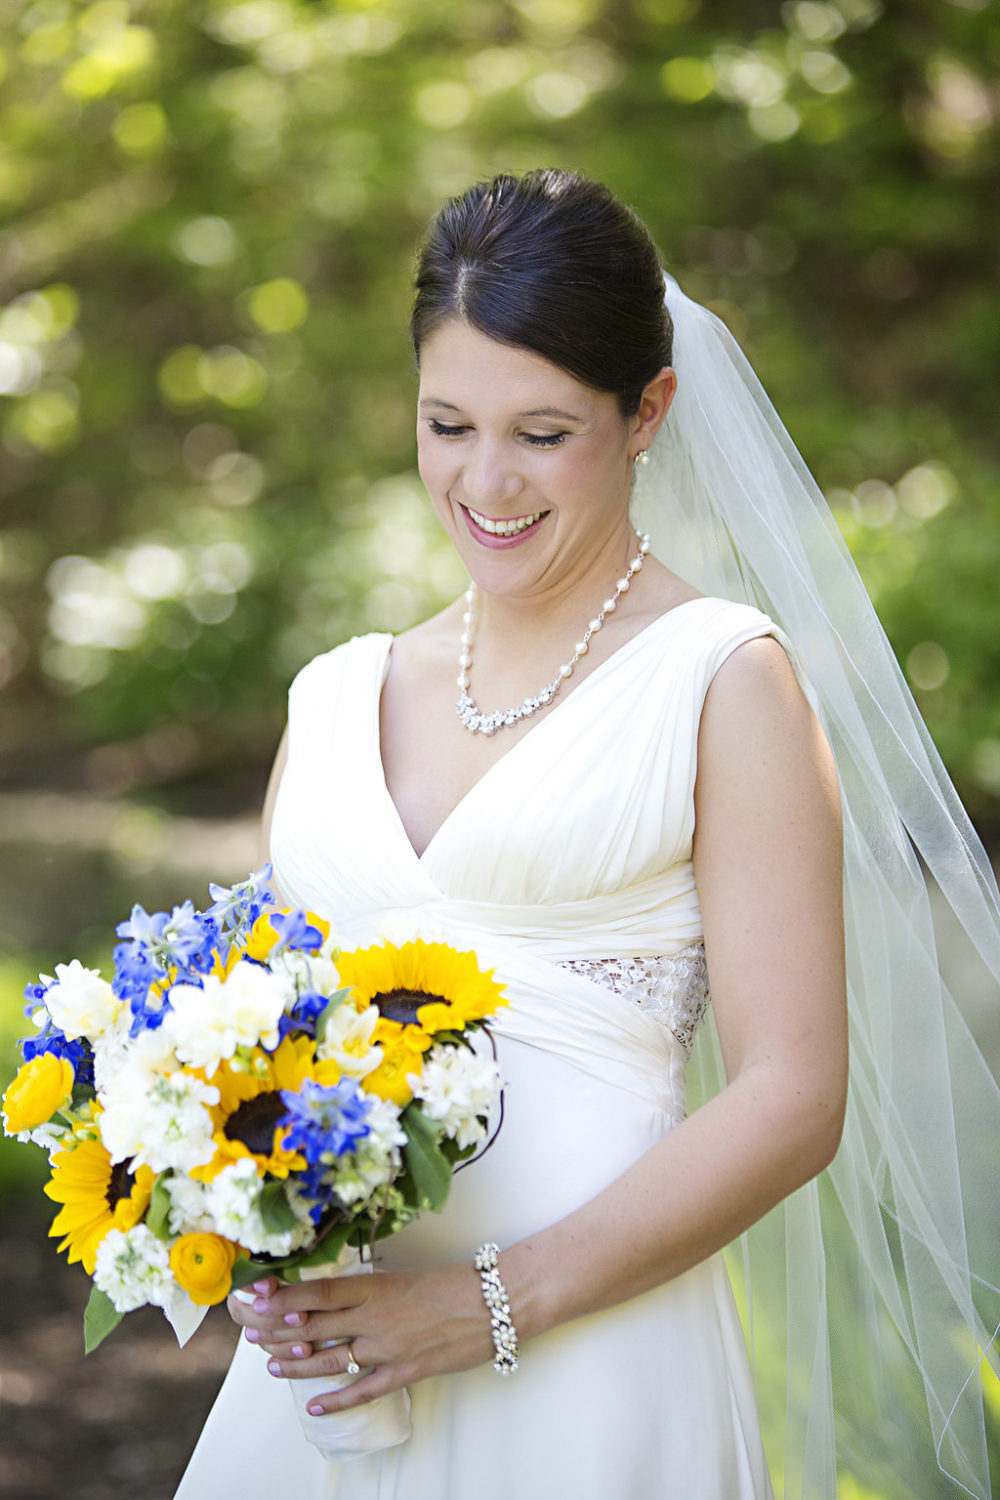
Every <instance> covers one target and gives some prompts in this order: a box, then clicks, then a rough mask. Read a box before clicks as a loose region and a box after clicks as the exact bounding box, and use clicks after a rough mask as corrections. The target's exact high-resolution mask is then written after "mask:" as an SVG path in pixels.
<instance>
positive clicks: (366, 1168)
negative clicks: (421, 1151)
mask: <svg viewBox="0 0 1000 1500" xmlns="http://www.w3.org/2000/svg"><path fill="white" fill-rule="evenodd" d="M368 1100H369V1111H368V1116H367V1123H368V1127H369V1133H368V1134H367V1135H366V1136H362V1138H361V1140H359V1141H358V1143H357V1145H356V1146H355V1148H354V1150H353V1151H351V1152H349V1153H348V1154H347V1155H346V1156H342V1157H339V1158H338V1159H337V1163H336V1170H335V1172H334V1173H333V1178H334V1181H335V1183H336V1192H337V1197H338V1198H339V1199H340V1200H341V1202H342V1203H345V1204H348V1205H349V1206H351V1207H353V1206H354V1205H356V1204H358V1203H363V1202H365V1201H366V1200H367V1199H368V1198H370V1197H371V1196H372V1194H373V1193H376V1192H377V1191H378V1190H379V1188H382V1187H384V1186H385V1184H386V1183H388V1182H391V1181H392V1179H393V1178H394V1177H395V1175H396V1172H397V1171H398V1169H399V1166H400V1164H401V1161H402V1157H401V1156H400V1147H402V1146H405V1145H406V1132H405V1130H404V1129H403V1128H402V1126H401V1125H400V1123H399V1113H400V1112H399V1107H398V1106H397V1105H395V1104H393V1102H392V1100H391V1099H379V1098H377V1097H375V1096H374V1095H369V1096H368Z"/></svg>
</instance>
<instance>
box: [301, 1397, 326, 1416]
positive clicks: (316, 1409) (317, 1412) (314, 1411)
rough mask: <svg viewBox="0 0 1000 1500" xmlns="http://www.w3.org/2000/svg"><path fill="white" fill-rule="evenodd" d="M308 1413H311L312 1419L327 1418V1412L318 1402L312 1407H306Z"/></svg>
mask: <svg viewBox="0 0 1000 1500" xmlns="http://www.w3.org/2000/svg"><path fill="white" fill-rule="evenodd" d="M306 1411H307V1412H308V1413H309V1415H310V1416H311V1417H325V1416H326V1412H325V1411H324V1410H323V1408H322V1407H321V1406H320V1404H319V1402H318V1401H314V1402H313V1404H312V1405H311V1406H307V1407H306Z"/></svg>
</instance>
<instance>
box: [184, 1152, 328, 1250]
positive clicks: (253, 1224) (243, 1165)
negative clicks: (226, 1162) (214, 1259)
mask: <svg viewBox="0 0 1000 1500" xmlns="http://www.w3.org/2000/svg"><path fill="white" fill-rule="evenodd" d="M262 1187H263V1183H262V1182H261V1179H260V1177H259V1176H258V1174H257V1165H256V1163H255V1162H253V1161H251V1160H249V1159H248V1158H245V1159H243V1160H241V1161H236V1162H233V1164H232V1166H229V1167H224V1168H223V1170H222V1171H221V1172H220V1173H219V1175H218V1177H216V1178H215V1180H214V1181H213V1182H211V1183H210V1184H209V1187H208V1192H207V1193H206V1201H207V1205H208V1211H209V1213H210V1214H211V1216H212V1219H213V1221H214V1223H215V1226H216V1233H217V1234H221V1235H223V1236H224V1237H225V1238H226V1239H227V1240H234V1241H235V1242H236V1244H238V1245H242V1246H244V1248H245V1249H247V1250H249V1251H250V1252H251V1254H253V1255H262V1254H266V1255H276V1256H284V1255H290V1254H291V1253H292V1251H293V1250H300V1249H301V1248H302V1246H303V1245H308V1243H309V1241H310V1240H311V1239H312V1238H313V1235H314V1234H315V1232H316V1231H315V1227H314V1225H313V1222H312V1219H311V1218H310V1217H309V1205H308V1203H306V1202H304V1201H302V1200H301V1199H300V1198H299V1197H298V1195H297V1194H296V1193H294V1192H289V1193H287V1194H286V1196H287V1198H288V1202H289V1203H290V1205H291V1207H292V1210H293V1212H294V1213H295V1214H296V1216H297V1217H298V1219H299V1223H298V1225H297V1226H296V1228H294V1229H288V1230H283V1231H281V1232H280V1233H274V1232H272V1231H270V1230H268V1229H267V1228H266V1227H265V1225H264V1220H263V1219H262V1218H261V1213H260V1192H261V1188H262Z"/></svg>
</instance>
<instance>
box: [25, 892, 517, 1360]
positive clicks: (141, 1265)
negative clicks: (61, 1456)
mask: <svg viewBox="0 0 1000 1500" xmlns="http://www.w3.org/2000/svg"><path fill="white" fill-rule="evenodd" d="M269 873H270V871H269V869H265V870H262V871H260V872H259V873H258V874H257V875H253V876H250V877H249V879H247V880H245V881H243V882H242V883H241V884H238V885H236V886H233V887H232V888H231V889H223V888H220V887H218V886H214V885H213V886H212V887H211V888H210V889H211V894H212V896H213V897H214V905H212V906H211V907H210V908H209V909H208V910H207V911H204V912H198V911H195V910H194V907H193V905H192V903H191V902H190V901H189V902H185V903H184V905H183V906H179V907H175V908H174V910H173V912H171V913H170V914H169V915H168V914H167V913H166V912H157V913H155V914H153V915H149V914H148V913H147V912H145V911H144V910H143V909H142V907H140V906H136V907H135V908H134V909H133V911H132V915H131V917H130V918H129V919H128V920H127V921H125V922H122V923H121V924H120V925H119V926H118V928H117V935H118V937H119V939H120V940H121V941H120V942H119V944H118V946H117V947H116V948H115V950H114V973H113V976H112V978H111V981H110V982H108V981H107V980H105V979H103V978H102V977H101V975H100V973H99V971H97V970H92V969H87V968H84V966H83V965H82V964H81V963H80V962H79V961H78V960H77V959H73V960H72V962H70V963H69V964H59V965H57V966H56V973H55V975H54V976H52V977H49V976H46V975H43V976H41V977H40V978H39V981H38V983H37V984H31V985H29V986H28V988H27V990H26V992H25V994H26V998H27V1000H28V1002H29V1003H28V1007H27V1011H26V1014H29V1015H30V1017H31V1019H32V1021H33V1023H34V1027H35V1033H34V1035H32V1036H30V1037H27V1038H25V1039H24V1041H23V1042H22V1044H21V1046H22V1049H23V1053H24V1058H25V1061H24V1064H23V1066H22V1067H21V1069H20V1071H19V1072H18V1074H17V1076H16V1078H15V1079H14V1081H13V1082H12V1083H11V1085H10V1087H9V1088H8V1089H7V1092H6V1094H5V1096H4V1101H3V1121H4V1130H5V1132H6V1133H7V1134H8V1135H16V1136H17V1137H18V1139H19V1140H30V1141H33V1142H35V1143H36V1144H38V1145H41V1146H44V1147H45V1148H47V1149H48V1151H49V1152H50V1165H51V1179H50V1181H49V1182H48V1183H47V1184H46V1186H45V1189H44V1191H45V1192H46V1193H47V1194H48V1195H49V1197H50V1198H52V1199H54V1200H55V1202H56V1203H58V1204H60V1205H61V1207H60V1210H59V1212H58V1214H57V1215H56V1218H55V1220H54V1222H53V1225H52V1228H51V1230H50V1233H51V1234H52V1235H55V1236H58V1237H61V1241H62V1242H61V1244H60V1245H59V1249H60V1250H66V1251H68V1254H69V1259H70V1261H81V1262H82V1263H83V1266H84V1269H85V1270H86V1271H87V1272H88V1273H89V1275H90V1276H91V1277H92V1278H93V1282H94V1286H93V1289H92V1292H91V1297H90V1303H89V1305H88V1308H87V1314H86V1320H85V1333H86V1344H87V1348H88V1350H90V1349H93V1348H95V1347H96V1346H97V1344H99V1343H100V1341H101V1339H103V1338H104V1337H105V1335H106V1334H107V1333H108V1332H109V1331H110V1330H111V1329H112V1328H113V1327H114V1326H115V1324H116V1323H117V1322H118V1321H119V1320H120V1318H121V1316H122V1315H123V1314H124V1313H126V1312H128V1311H130V1310H131V1309H133V1308H136V1307H141V1306H143V1305H145V1304H150V1303H151V1304H154V1305H156V1306H159V1307H161V1308H162V1309H163V1311H164V1312H165V1314H166V1316H167V1317H168V1318H169V1319H170V1321H171V1323H172V1325H173V1327H174V1329H175V1331H176V1332H177V1335H178V1339H179V1340H180V1342H182V1343H183V1342H184V1341H185V1339H186V1338H187V1337H188V1336H189V1335H190V1333H191V1332H192V1331H193V1329H194V1327H196V1326H197V1323H198V1321H200V1318H201V1317H202V1316H203V1315H204V1311H205V1309H206V1308H207V1306H208V1305H210V1304H212V1303H217V1302H221V1301H222V1300H223V1299H224V1298H225V1297H226V1295H227V1294H228V1293H229V1292H230V1291H231V1290H233V1289H236V1288H239V1287H242V1286H244V1285H245V1284H247V1283H249V1282H252V1281H254V1280H259V1279H260V1278H261V1277H262V1276H267V1275H278V1276H280V1277H282V1278H284V1279H285V1280H297V1279H299V1278H300V1277H301V1276H302V1275H305V1274H310V1270H311V1273H312V1274H314V1275H315V1274H323V1273H320V1272H319V1271H318V1268H319V1267H320V1266H324V1267H328V1266H329V1265H330V1263H334V1262H336V1261H337V1258H338V1254H339V1253H340V1252H341V1251H342V1250H344V1247H347V1246H355V1247H363V1246H366V1245H367V1246H370V1245H371V1243H372V1242H373V1241H374V1240H376V1239H378V1238H380V1237H382V1236H384V1235H387V1234H392V1233H393V1232H394V1231H395V1230H397V1229H399V1228H401V1227H402V1226H403V1225H404V1224H406V1223H408V1222H409V1221H410V1220H412V1219H413V1218H414V1217H415V1216H416V1215H417V1214H418V1213H420V1212H422V1211H424V1210H425V1209H438V1208H440V1207H441V1205H442V1204H443V1203H444V1200H445V1198H446V1197H447V1194H448V1190H449V1186H450V1180H451V1173H452V1171H453V1170H454V1167H455V1166H456V1164H457V1163H458V1162H460V1161H463V1160H464V1159H466V1158H468V1157H469V1156H471V1155H472V1154H473V1153H474V1152H475V1150H476V1149H477V1147H479V1146H480V1145H481V1144H482V1143H483V1142H484V1140H485V1139H486V1135H487V1130H488V1121H489V1118H490V1115H491V1113H492V1112H493V1111H494V1110H495V1109H496V1108H497V1106H498V1104H499V1101H500V1093H501V1091H500V1079H499V1075H498V1071H497V1067H496V1063H495V1060H494V1057H493V1053H492V1046H491V1044H490V1045H487V1046H486V1047H485V1048H484V1047H483V1045H482V1041H481V1038H482V1031H483V1026H484V1022H485V1021H486V1018H487V1017H488V1016H490V1015H491V1014H492V1013H493V1012H494V1011H495V1010H496V1009H497V1007H498V1006H500V1005H503V1004H504V1003H505V1001H504V998H503V995H502V991H501V989H500V987H499V985H497V984H496V983H494V981H493V979H492V976H491V974H488V973H483V972H482V971H481V970H480V968H479V965H478V963H477V960H476V957H475V954H473V953H462V952H458V951H457V950H456V949H454V948H452V947H449V946H448V945H446V944H443V943H434V942H425V941H423V940H421V939H420V938H414V939H413V940H412V941H405V942H402V943H401V944H399V945H396V944H394V943H392V942H388V941H384V942H382V943H379V944H377V945H375V946H372V947H368V948H364V949H360V950H355V951H352V952H342V951H339V950H338V948H337V947H336V946H335V944H334V942H333V941H332V939H331V936H330V929H329V926H328V924H327V923H326V922H325V921H323V920H321V919H320V918H318V917H316V916H314V915H312V914H311V913H308V912H304V911H286V912H277V911H273V910H268V908H269V907H270V906H271V904H272V903H271V898H270V896H269V895H268V894H267V892H266V890H265V887H264V882H265V881H266V879H267V878H268V876H269ZM477 1033H478V1036H477ZM487 1041H488V1039H487ZM293 1384H294V1383H293ZM327 1387H328V1388H329V1382H327Z"/></svg>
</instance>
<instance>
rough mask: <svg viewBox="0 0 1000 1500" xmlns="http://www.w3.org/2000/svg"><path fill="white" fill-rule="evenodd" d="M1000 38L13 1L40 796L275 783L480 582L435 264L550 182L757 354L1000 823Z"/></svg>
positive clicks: (13, 404)
mask: <svg viewBox="0 0 1000 1500" xmlns="http://www.w3.org/2000/svg"><path fill="white" fill-rule="evenodd" d="M998 38H1000V26H998V22H997V16H996V10H995V7H992V6H983V5H982V4H980V3H977V0H938V3H935V4H930V3H928V0H922V3H916V4H914V5H910V6H908V7H903V8H901V7H892V8H891V9H889V10H886V11H883V9H882V7H881V6H879V5H878V4H877V3H876V0H817V3H797V0H796V3H790V4H787V5H784V6H782V7H780V8H779V7H763V8H761V7H755V6H742V5H736V4H735V3H727V4H721V5H716V6H711V7H709V6H707V5H704V4H699V0H517V3H515V4H507V3H500V0H483V3H478V4H476V5H464V4H454V3H447V4H446V3H444V0H430V3H427V0H422V3H419V4H418V3H417V0H377V3H376V0H197V3H194V4H192V3H189V0H183V3H182V0H98V3H94V4H89V5H75V4H71V3H70V0H44V3H42V0H36V3H24V0H22V3H18V0H14V3H12V4H10V5H8V6H7V7H5V9H4V10H3V11H2V13H0V63H2V66H3V67H4V68H5V70H6V75H7V76H6V78H5V81H4V92H3V105H2V108H0V141H2V147H0V213H3V214H4V215H5V217H6V223H7V227H6V228H5V229H3V230H2V231H0V265H2V267H3V272H4V282H5V284H6V286H7V287H8V288H9V294H8V296H9V301H8V305H7V307H6V308H5V310H4V311H3V312H2V313H0V391H2V392H3V393H5V399H4V400H3V403H2V405H3V411H2V412H0V488H2V489H3V490H4V491H5V492H6V494H7V500H6V505H5V511H4V515H3V520H2V530H0V597H2V608H0V681H2V680H6V682H7V702H6V707H5V711H4V714H3V715H2V728H0V744H2V747H3V749H4V750H5V751H6V752H7V753H8V755H9V756H10V757H11V760H12V764H13V767H14V771H15V774H16V775H18V776H19V777H20V778H21V779H22V780H28V781H30V780H32V779H35V778H37V776H38V774H39V771H40V769H44V771H46V772H48V773H49V774H60V775H62V776H64V777H67V778H69V779H71V780H74V781H76V782H77V783H79V782H80V781H81V780H82V781H83V783H84V784H86V785H89V786H90V787H91V788H95V789H97V790H101V791H107V792H120V791H127V790H130V789H132V788H135V787H143V786H149V785H153V784H158V783H163V784H165V785H166V786H167V788H168V789H169V788H174V792H173V794H172V795H173V796H174V797H175V798H176V797H178V796H180V794H181V791H182V789H183V785H184V782H185V780H186V781H187V783H188V784H189V785H190V786H191V787H192V789H193V791H194V793H195V800H196V804H201V805H203V804H204V803H206V802H208V801H210V800H211V801H214V800H215V799H216V798H217V797H218V796H219V795H220V792H219V791H218V790H217V789H218V788H220V787H225V788H228V789H229V795H230V796H233V795H237V796H238V795H239V789H240V787H241V786H242V787H243V788H244V791H243V795H244V796H245V797H246V798H247V799H249V798H250V797H252V796H253V795H254V794H255V792H256V787H257V785H258V783H259V775H260V768H261V767H262V766H263V764H264V763H265V762H266V760H267V757H268V756H269V754H270V752H271V750H272V748H273V744H274V740H275V738H276V736H277V732H278V729H279V727H280V721H281V718H282V704H283V698H284V691H285V688H286V686H287V682H288V680H289V678H290V676H291V675H292V674H293V673H294V671H295V670H296V669H297V668H298V666H299V665H300V664H301V663H302V662H303V661H305V660H306V659H307V658H308V657H309V656H310V655H312V654H313V653H315V652H316V651H318V650H321V649H324V648H325V647H327V646H328V645H330V644H332V643H334V642H336V641H337V640H339V639H342V638H343V637H345V636H346V635H348V634H350V633H351V632H353V631H356V630H359V629H365V628H372V627H374V628H379V629H397V628H401V627H404V626H406V625H407V624H409V623H411V622H412V621H413V620H414V619H416V618H418V617H419V616H420V615H422V614H423V613H425V612H427V611H428V610H430V609H432V608H434V607H435V606H436V605H437V604H439V603H440V602H442V601H443V600H444V599H445V598H447V597H448V596H450V595H451V594H452V593H454V592H455V591H457V589H458V588H459V587H460V585H461V578H460V575H459V573H458V570H457V566H456V565H455V564H454V562H453V561H452V560H451V558H450V555H449V553H448V551H447V548H446V546H445V544H444V543H443V540H442V539H441V537H440V536H439V535H438V533H437V532H436V530H435V528H434V525H433V523H432V522H431V521H430V519H429V518H428V516H427V513H426V510H425V507H424V503H423V501H422V499H421V491H420V487H419V483H418V481H417V479H416V476H415V474H414V473H413V442H412V433H411V426H412V419H411V405H412V394H413V375H412V368H411V360H410V355H409V351H408V348H407V342H406V320H407V303H408V279H409V268H410V264H411V259H412V253H413V247H414V244H415V242H416V240H417V238H418V235H419V233H420V228H421V225H422V224H423V223H424V222H425V220H426V218H427V216H428V214H429V213H430V212H431V211H432V210H433V209H434V208H435V207H436V206H437V204H438V203H439V202H440V201H441V199H442V198H443V197H444V196H445V195H447V194H448V193H450V192H452V191H454V190H457V189H460V188H461V187H463V186H464V185H466V184H467V183H468V182H469V181H470V180H473V179H475V178H476V177H477V176H480V175H483V174H485V173H488V172H490V171H493V170H495V169H499V168H513V169H520V168H523V167H526V166H530V165H536V164H538V163H540V162H555V163H560V164H566V165H572V166H578V167H582V168H583V169H585V170H587V171H589V172H591V173H592V174H594V175H596V176H599V177H603V178H605V179H607V180H608V181H609V182H610V183H611V184H612V185H613V186H614V187H615V188H616V189H617V190H618V191H619V192H620V193H622V194H623V196H624V197H625V198H626V199H627V200H628V201H630V202H632V203H634V204H635V206H636V207H637V209H638V210H639V211H640V212H641V213H642V214H643V216H644V217H645V218H646V219H647V221H648V222H649V223H650V225H651V227H652V228H653V231H654V233H655V234H656V235H657V237H658V239H659V241H660V243H661V244H662V245H663V247H664V249H665V250H666V251H667V252H668V256H669V259H670V261H671V264H672V265H673V267H674V268H675V269H676V270H677V271H678V273H679V274H680V276H681V278H682V280H683V281H684V284H685V285H686V287H688V288H689V289H690V290H691V292H692V293H693V294H694V295H696V296H699V297H701V298H703V299H705V300H707V301H709V302H710V303H711V304H712V305H713V306H714V307H716V309H717V310H718V311H720V312H721V313H722V314H723V316H725V317H726V318H727V319H728V320H729V322H730V324H731V325H732V327H733V328H734V331H735V332H736V334H737V336H738V337H740V338H741V340H742V341H743V342H744V343H745V345H746V346H747V348H748V350H749V352H750V354H751V357H752V358H753V359H754V361H755V363H756V364H757V366H758V368H759V370H760V373H761V375H762V378H763V379H764V381H765V384H766V385H768V387H769V389H770V390H771V391H772V394H773V395H774V397H775V400H776V403H777V405H778V407H779V409H780V410H781V411H782V414H783V415H784V417H785V419H786V421H787V423H788V425H789V427H790V428H791V430H792V432H793V433H794V435H795V437H796V439H797V440H798V442H799V444H800V445H801V447H802V448H803V450H804V451H805V453H806V455H807V458H808V459H809V461H810V463H811V464H812V466H813V467H814V468H815V469H816V471H817V472H818V474H819V477H820V479H821V482H823V484H824V485H825V486H826V487H827V488H828V490H830V491H832V492H835V496H836V499H837V503H838V509H839V512H840V513H841V514H842V515H843V517H844V518H845V525H846V527H847V529H848V532H849V536H850V541H851V544H852V546H853V547H854V548H855V550H856V553H857V556H858V558H859V561H860V563H861V565H862V568H863V571H864V572H865V575H866V578H867V579H868V580H869V581H870V583H871V584H872V587H873V589H874V591H875V593H876V596H877V602H878V604H879V607H880V609H881V610H882V612H883V615H884V617H885V619H886V622H887V624H888V626H889V629H890V632H891V635H892V638H893V640H894V643H895V644H896V646H897V649H898V651H899V654H900V657H901V659H902V660H903V662H904V664H908V663H910V664H911V666H910V667H909V668H908V670H910V672H911V677H912V679H913V681H914V682H915V685H916V686H917V688H918V691H919V693H920V695H921V704H922V707H923V708H924V710H925V712H926V714H927V716H928V718H929V720H930V723H931V727H932V729H933V730H934V731H935V733H936V734H938V735H939V737H940V738H941V742H942V745H943V747H944V749H945V752H946V754H947V756H948V758H949V761H950V764H951V767H952V769H953V771H954V773H955V775H956V777H957V778H958V780H959V783H960V787H961V789H962V791H963V792H964V794H965V795H966V796H967V797H968V799H969V800H970V801H971V803H972V804H973V807H974V810H976V811H978V812H979V813H980V814H981V815H983V816H985V815H987V814H989V813H990V812H991V811H993V812H995V811H996V809H997V807H998V806H1000V803H998V802H997V801H996V799H997V797H998V795H1000V701H998V698H997V695H996V694H995V692H993V691H992V689H993V687H994V685H995V682H996V672H997V650H998V648H997V646H996V640H995V636H996V632H995V630H994V628H993V614H994V585H993V580H994V579H995V577H996V565H997V561H998V559H1000V481H998V474H997V460H996V450H995V446H994V444H993V428H994V425H995V419H994V413H993V405H994V402H993V397H992V389H993V378H994V372H995V370H996V367H997V359H998V355H1000V348H998V345H1000V324H998V320H997V318H996V317H995V300H994V298H995V289H994V287H993V284H992V277H993V265H994V259H995V256H994V243H993V226H992V215H991V205H992V202H993V201H995V193H996V180H997V109H996V101H995V94H994V93H993V91H992V89H991V86H990V84H989V82H988V80H989V77H990V74H991V70H995V67H996V63H997V61H998V58H1000V39H998ZM928 473H931V474H935V475H937V476H938V478H939V479H940V481H941V484H942V485H943V486H944V490H945V491H946V492H947V499H946V500H945V501H944V502H943V503H942V504H940V505H938V504H937V501H936V500H934V499H933V497H931V498H928V496H929V493H930V492H929V490H928V489H927V486H926V484H925V479H926V475H927V474H928ZM914 476H916V477H914ZM873 484H875V485H877V486H882V487H883V488H882V489H879V490H878V491H877V493H876V492H873V491H872V490H871V489H870V488H869V487H870V486H871V485H873ZM922 486H923V489H922V488H921V487H922ZM879 496H881V497H882V498H881V499H879V498H878V497H879ZM908 497H909V498H908ZM914 497H916V498H914ZM928 647H930V648H932V649H930V650H928V649H926V648H928ZM914 653H916V654H915V655H914ZM927 683H931V684H933V685H931V686H927V685H926V684H927ZM40 746H41V747H44V752H43V754H42V756H41V762H42V766H41V767H40V757H39V750H40ZM241 766H243V767H246V766H249V767H251V768H252V770H253V773H254V774H253V775H251V776H250V777H247V778H245V779H244V780H243V781H242V782H241V781H240V778H239V775H238V768H239V767H241ZM234 787H235V788H236V793H235V794H234V793H233V791H232V789H233V788H234ZM251 788H252V790H251ZM168 794H169V790H168Z"/></svg>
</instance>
